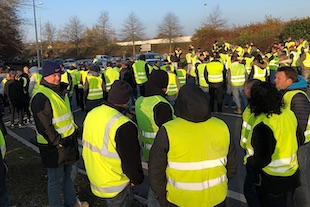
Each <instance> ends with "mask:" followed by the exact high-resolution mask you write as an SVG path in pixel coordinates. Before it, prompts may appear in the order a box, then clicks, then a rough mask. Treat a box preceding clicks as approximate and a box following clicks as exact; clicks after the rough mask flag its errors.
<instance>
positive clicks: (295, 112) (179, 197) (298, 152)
mask: <svg viewBox="0 0 310 207" xmlns="http://www.w3.org/2000/svg"><path fill="white" fill-rule="evenodd" d="M181 56H182V50H181V48H176V50H175V51H174V52H173V53H171V54H169V55H167V56H166V57H165V59H164V64H163V65H161V62H160V61H158V62H156V63H155V65H154V66H151V65H149V64H148V63H147V62H146V60H145V56H144V55H143V54H142V55H141V56H140V57H139V59H138V60H136V61H135V60H132V59H130V60H128V61H127V62H122V61H117V62H116V65H115V66H112V64H111V63H110V62H108V63H107V67H106V68H105V70H104V71H103V72H101V71H100V68H99V67H98V66H96V65H95V64H92V65H86V64H83V63H82V64H81V65H79V66H76V65H72V66H71V68H69V69H68V70H66V71H65V70H64V67H63V66H62V65H59V64H58V63H56V62H53V61H47V62H45V63H44V64H43V67H42V70H41V72H40V73H39V72H38V68H37V67H35V66H33V67H31V68H30V69H28V67H24V71H17V72H15V71H13V70H12V71H8V73H7V76H6V78H5V80H4V81H3V82H2V84H3V86H4V89H5V97H6V99H7V100H8V103H9V109H10V127H11V128H13V127H15V123H14V116H15V111H17V113H18V127H22V126H23V125H24V124H25V123H28V122H29V121H30V111H29V108H30V109H31V112H32V116H33V120H34V124H35V126H36V135H37V143H38V146H39V149H40V154H41V158H42V162H43V165H44V167H46V168H47V175H48V199H49V205H50V206H53V207H54V206H55V207H58V206H63V205H64V206H75V207H78V206H84V207H85V206H88V203H87V202H80V201H79V200H78V199H77V197H76V193H75V190H74V178H75V174H76V172H77V167H76V164H75V162H76V161H77V160H78V159H79V151H78V141H77V139H78V137H77V136H78V130H79V129H78V127H77V125H76V124H75V121H74V117H73V114H72V110H71V108H72V98H73V97H74V96H75V98H76V104H77V105H78V106H79V107H80V108H81V110H83V111H85V113H86V118H85V120H84V123H83V129H82V130H83V134H82V146H83V149H82V157H83V160H84V164H85V169H86V172H87V176H88V178H89V181H90V187H91V190H92V192H93V194H94V195H96V196H97V197H99V198H102V199H104V200H105V202H106V204H107V206H131V205H132V202H133V186H135V185H139V184H141V183H142V182H143V179H144V174H143V170H142V166H141V160H144V161H146V162H147V163H148V169H149V172H148V176H149V179H150V188H149V193H148V206H210V207H211V206H217V207H222V206H225V202H226V197H227V190H228V182H229V181H230V180H231V178H233V176H234V175H236V173H237V158H236V149H235V145H234V142H233V140H232V138H231V132H230V129H229V128H228V126H227V124H226V123H225V122H224V121H223V120H221V119H219V118H216V117H214V116H213V115H212V112H215V111H217V112H222V111H223V107H232V108H235V110H234V113H236V114H240V115H241V114H242V119H243V123H242V129H240V130H241V138H240V146H241V147H242V148H243V149H244V152H245V155H244V165H246V172H247V174H246V177H245V182H244V195H245V198H246V200H247V203H248V205H249V206H250V207H251V206H262V207H265V206H266V207H269V206H272V207H276V206H281V207H283V206H287V207H290V206H295V207H301V206H310V177H309V176H308V174H309V169H308V168H309V167H310V165H309V164H310V163H308V162H309V161H307V156H309V152H310V149H309V150H308V148H309V146H310V145H309V144H308V142H309V141H310V131H309V130H310V127H309V125H310V122H309V114H310V103H309V97H308V95H307V93H306V92H307V89H308V91H309V83H310V77H309V75H310V72H309V71H310V51H309V44H308V42H307V41H306V40H304V39H302V38H300V39H299V40H297V41H292V40H291V39H288V40H287V42H285V43H280V44H277V43H275V44H274V45H273V46H272V47H271V50H270V51H268V52H267V53H262V52H261V51H260V50H259V48H257V47H256V46H255V45H254V44H253V43H251V44H247V45H245V47H241V46H239V45H232V44H230V43H228V42H224V43H223V45H221V46H219V45H218V42H217V41H216V42H215V43H214V44H213V46H212V51H210V52H208V51H203V50H201V49H200V48H198V49H197V50H195V48H194V47H193V46H192V45H191V46H190V47H189V51H188V53H187V54H186V63H187V64H186V65H187V66H186V68H182V64H181V61H180V60H181ZM74 94H75V95H74ZM73 95H74V96H73ZM24 114H25V115H26V118H24ZM0 126H1V125H0ZM1 130H2V128H1ZM4 130H5V128H4V129H3V130H2V134H1V133H0V135H2V136H0V145H1V146H2V147H1V152H2V161H1V164H3V167H2V168H1V170H2V171H1V175H5V167H4V166H5V163H4V162H3V159H4V155H5V141H4V136H3V134H4V135H5V133H6V132H5V131H4ZM141 149H142V156H141V153H140V150H141ZM308 151H309V152H308ZM308 166H309V167H308ZM3 177H4V176H1V178H3ZM0 187H1V188H0V191H1V194H0V206H8V199H7V191H6V183H5V179H2V180H1V186H0ZM61 193H63V199H62V197H61Z"/></svg>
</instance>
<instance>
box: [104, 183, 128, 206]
mask: <svg viewBox="0 0 310 207" xmlns="http://www.w3.org/2000/svg"><path fill="white" fill-rule="evenodd" d="M133 198H134V195H133V187H132V186H130V185H127V187H126V188H125V189H124V190H123V191H122V192H120V193H119V194H118V195H117V196H115V197H114V198H108V199H105V201H106V204H107V205H106V206H107V207H130V206H132V203H133Z"/></svg>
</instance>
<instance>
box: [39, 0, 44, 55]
mask: <svg viewBox="0 0 310 207" xmlns="http://www.w3.org/2000/svg"><path fill="white" fill-rule="evenodd" d="M42 5H43V2H42V1H40V2H39V24H40V25H39V26H40V39H39V45H40V57H41V58H42V60H43V40H42V24H41V9H42V8H41V7H42Z"/></svg>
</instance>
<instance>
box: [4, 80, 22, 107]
mask: <svg viewBox="0 0 310 207" xmlns="http://www.w3.org/2000/svg"><path fill="white" fill-rule="evenodd" d="M4 93H5V94H6V95H7V97H8V100H9V102H10V103H11V104H13V105H14V106H21V105H22V104H23V103H24V102H25V101H26V100H25V96H24V91H23V85H22V84H21V83H20V82H19V81H18V80H9V81H8V82H7V83H6V84H5V86H4Z"/></svg>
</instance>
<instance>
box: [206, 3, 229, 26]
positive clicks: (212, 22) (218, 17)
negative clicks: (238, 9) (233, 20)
mask: <svg viewBox="0 0 310 207" xmlns="http://www.w3.org/2000/svg"><path fill="white" fill-rule="evenodd" d="M227 21H228V20H227V19H226V18H224V17H223V12H222V11H221V10H220V7H219V5H217V6H216V7H215V8H214V9H213V10H212V12H211V13H210V15H209V16H208V18H207V22H206V24H207V25H209V26H211V27H214V28H216V29H218V28H223V27H225V25H226V23H227Z"/></svg>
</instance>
